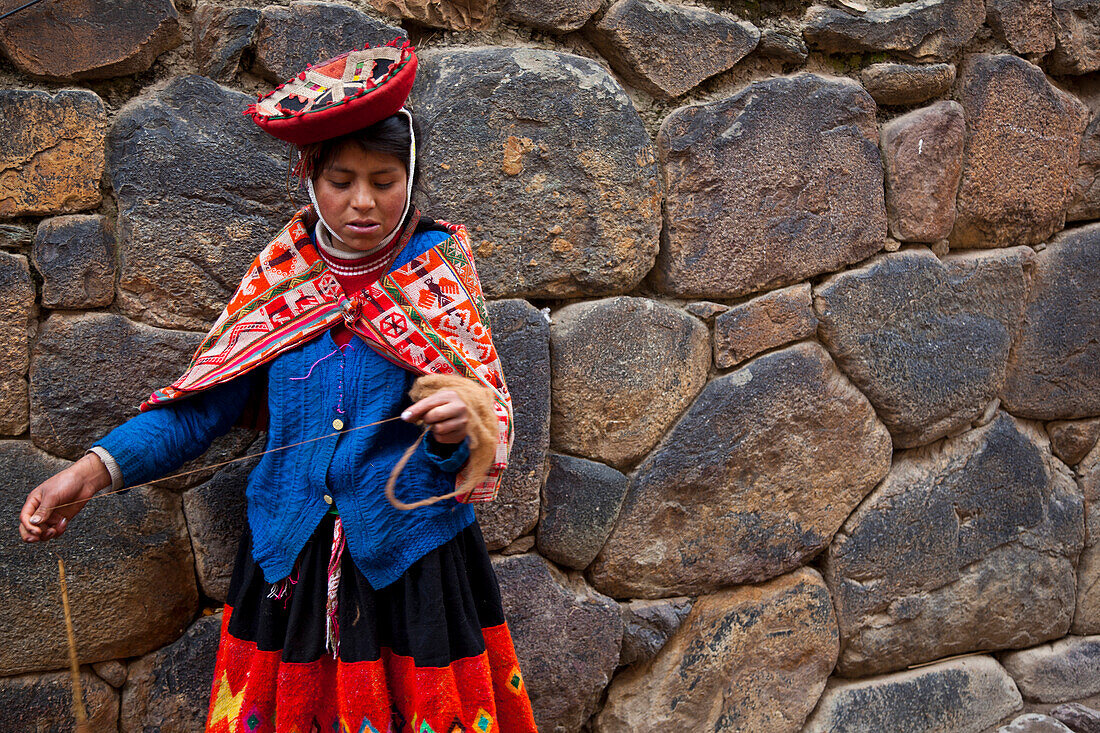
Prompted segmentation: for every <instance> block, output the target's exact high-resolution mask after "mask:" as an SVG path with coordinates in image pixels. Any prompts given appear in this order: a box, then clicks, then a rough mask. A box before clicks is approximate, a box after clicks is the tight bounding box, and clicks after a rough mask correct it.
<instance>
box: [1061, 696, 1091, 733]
mask: <svg viewBox="0 0 1100 733" xmlns="http://www.w3.org/2000/svg"><path fill="white" fill-rule="evenodd" d="M1050 714H1051V716H1053V717H1054V718H1055V719H1056V720H1059V721H1061V722H1062V723H1064V724H1065V725H1066V726H1068V727H1070V728H1071V729H1072V730H1073V731H1075V733H1097V732H1098V731H1100V711H1097V710H1093V709H1092V708H1090V707H1087V706H1085V705H1081V704H1080V703H1076V702H1070V703H1065V704H1064V705H1059V706H1058V707H1056V708H1054V709H1053V710H1051V711H1050Z"/></svg>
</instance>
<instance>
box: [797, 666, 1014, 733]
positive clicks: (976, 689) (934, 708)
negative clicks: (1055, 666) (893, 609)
mask: <svg viewBox="0 0 1100 733" xmlns="http://www.w3.org/2000/svg"><path fill="white" fill-rule="evenodd" d="M1022 702H1023V701H1022V700H1021V699H1020V692H1019V690H1017V689H1016V685H1015V684H1013V682H1012V678H1011V677H1009V676H1008V674H1007V673H1006V672H1005V671H1004V669H1003V668H1002V667H1001V665H999V664H997V662H996V661H994V659H993V658H992V657H985V656H979V657H969V658H967V659H955V660H951V661H947V662H940V663H939V664H935V665H932V666H930V667H922V668H920V669H914V670H910V671H908V672H899V673H897V674H890V675H881V676H878V677H871V678H868V679H865V680H845V679H840V678H835V677H834V678H833V679H830V680H829V684H828V686H826V688H825V693H824V694H823V695H822V696H821V700H820V701H819V702H818V703H817V709H816V710H814V714H813V717H811V718H810V721H809V722H808V723H807V724H806V727H805V728H803V729H802V730H803V733H833V732H834V731H845V732H847V731H851V732H852V733H880V732H883V731H890V733H983V731H985V730H986V729H988V728H989V727H990V726H993V725H996V724H997V723H998V722H999V721H1001V720H1002V719H1003V718H1004V717H1005V716H1007V715H1009V714H1011V713H1013V712H1015V711H1017V710H1019V709H1020V708H1021V706H1022Z"/></svg>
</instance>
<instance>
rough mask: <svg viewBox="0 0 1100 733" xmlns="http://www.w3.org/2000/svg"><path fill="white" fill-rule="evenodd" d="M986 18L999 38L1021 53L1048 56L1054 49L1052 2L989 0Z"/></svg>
mask: <svg viewBox="0 0 1100 733" xmlns="http://www.w3.org/2000/svg"><path fill="white" fill-rule="evenodd" d="M986 13H987V15H986V18H987V20H988V22H989V27H990V28H992V29H993V32H994V33H995V34H996V35H997V37H998V38H1000V39H1001V40H1003V41H1004V42H1005V43H1007V44H1008V45H1010V46H1012V50H1013V51H1015V52H1016V53H1018V54H1039V55H1042V54H1045V53H1046V52H1047V51H1049V50H1051V49H1052V48H1054V15H1053V11H1052V10H1051V0H987V2H986Z"/></svg>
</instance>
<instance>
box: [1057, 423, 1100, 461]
mask: <svg viewBox="0 0 1100 733" xmlns="http://www.w3.org/2000/svg"><path fill="white" fill-rule="evenodd" d="M1047 435H1049V436H1050V446H1051V448H1052V449H1053V450H1054V455H1056V456H1058V457H1059V458H1061V459H1062V460H1063V461H1065V462H1066V465H1069V466H1076V465H1077V464H1078V463H1080V462H1081V459H1082V458H1084V457H1085V456H1086V455H1087V454H1088V452H1089V451H1090V450H1092V448H1093V446H1094V445H1096V441H1097V440H1100V417H1094V418H1091V419H1088V420H1053V421H1051V422H1049V423H1047Z"/></svg>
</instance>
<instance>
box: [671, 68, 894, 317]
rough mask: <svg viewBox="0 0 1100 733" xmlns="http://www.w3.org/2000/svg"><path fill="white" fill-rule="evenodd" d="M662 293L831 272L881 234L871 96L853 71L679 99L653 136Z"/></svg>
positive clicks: (758, 286)
mask: <svg viewBox="0 0 1100 733" xmlns="http://www.w3.org/2000/svg"><path fill="white" fill-rule="evenodd" d="M657 145H658V149H659V151H660V155H661V162H662V163H663V164H664V169H665V183H666V194H665V212H666V217H667V224H666V233H667V237H666V238H665V240H664V241H663V242H662V245H661V251H660V253H659V255H658V257H657V267H656V269H655V270H654V272H653V273H652V279H653V280H654V283H655V285H656V286H657V287H658V288H659V289H660V290H661V291H663V292H665V293H668V294H670V295H675V296H677V297H686V298H736V297H740V296H742V295H747V294H749V293H753V292H756V291H759V290H767V289H772V288H776V287H782V286H785V285H791V284H794V283H797V282H800V281H802V280H805V279H807V278H810V277H813V276H814V275H818V274H821V273H823V272H830V271H833V270H838V269H841V268H843V267H845V266H846V265H849V264H851V263H853V262H858V261H859V260H863V259H866V258H867V257H869V256H871V255H872V254H874V253H875V252H877V251H879V250H880V249H882V246H883V244H884V240H885V236H886V207H885V205H884V203H883V184H882V181H883V179H882V160H881V157H880V155H879V149H878V128H877V126H876V122H875V102H874V100H873V99H871V97H870V95H868V94H867V92H866V91H865V90H864V89H863V88H862V87H861V86H859V84H857V83H855V82H853V81H850V80H840V79H836V78H827V77H823V76H817V75H815V74H797V75H795V76H792V77H780V78H775V79H768V80H766V81H759V82H754V83H752V84H750V85H749V86H748V87H746V88H745V89H744V90H743V91H741V92H740V93H738V94H736V95H734V96H733V97H730V98H728V99H724V100H721V101H718V102H712V103H710V104H702V105H694V106H689V107H681V108H680V109H678V110H676V111H675V112H673V113H672V114H670V115H669V116H668V117H667V118H666V119H665V121H664V123H663V124H662V125H661V131H660V133H659V134H658V136H657Z"/></svg>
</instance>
